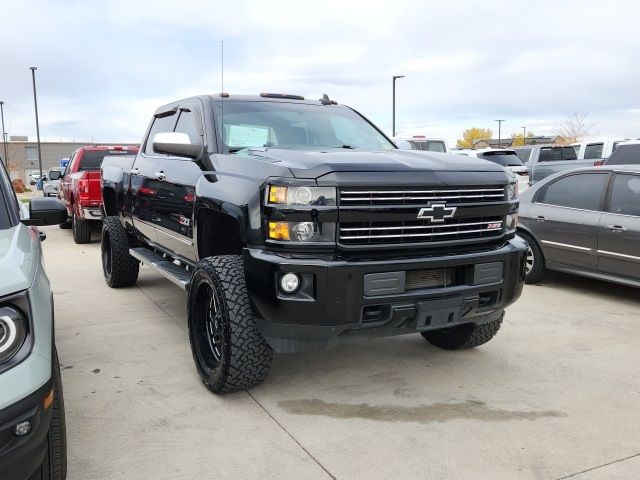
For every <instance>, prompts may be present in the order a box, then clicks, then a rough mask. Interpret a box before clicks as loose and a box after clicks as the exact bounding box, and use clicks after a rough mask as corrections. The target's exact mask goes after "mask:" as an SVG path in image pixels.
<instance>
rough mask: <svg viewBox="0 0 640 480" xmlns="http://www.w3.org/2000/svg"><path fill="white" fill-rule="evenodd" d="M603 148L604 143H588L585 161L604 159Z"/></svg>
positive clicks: (585, 150)
mask: <svg viewBox="0 0 640 480" xmlns="http://www.w3.org/2000/svg"><path fill="white" fill-rule="evenodd" d="M602 147H604V143H588V144H587V146H586V147H585V149H584V159H585V160H589V159H591V160H593V159H599V158H602Z"/></svg>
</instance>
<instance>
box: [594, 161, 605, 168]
mask: <svg viewBox="0 0 640 480" xmlns="http://www.w3.org/2000/svg"><path fill="white" fill-rule="evenodd" d="M602 165H604V161H603V160H596V161H595V162H593V166H594V167H601V166H602Z"/></svg>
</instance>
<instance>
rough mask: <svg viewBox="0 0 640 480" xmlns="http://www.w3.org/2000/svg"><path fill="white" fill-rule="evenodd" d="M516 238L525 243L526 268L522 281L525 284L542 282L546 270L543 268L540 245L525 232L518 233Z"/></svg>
mask: <svg viewBox="0 0 640 480" xmlns="http://www.w3.org/2000/svg"><path fill="white" fill-rule="evenodd" d="M518 236H519V237H520V238H522V239H523V240H524V241H525V242H526V243H527V251H526V256H527V266H526V269H525V276H524V281H525V283H527V284H530V283H538V282H539V281H540V280H542V277H544V275H545V273H547V268H546V267H545V262H544V254H543V253H542V250H541V249H540V245H538V242H537V241H536V239H535V238H533V236H531V235H529V234H528V233H526V232H518Z"/></svg>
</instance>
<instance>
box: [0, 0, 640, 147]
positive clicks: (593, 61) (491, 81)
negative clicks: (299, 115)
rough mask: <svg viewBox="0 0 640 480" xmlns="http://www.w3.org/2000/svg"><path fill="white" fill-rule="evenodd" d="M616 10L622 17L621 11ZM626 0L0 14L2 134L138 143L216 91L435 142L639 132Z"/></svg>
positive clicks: (145, 5)
mask: <svg viewBox="0 0 640 480" xmlns="http://www.w3.org/2000/svg"><path fill="white" fill-rule="evenodd" d="M622 12H623V13H622ZM639 13H640V6H639V5H638V4H637V2H632V1H623V2H619V3H618V4H616V7H615V8H604V7H603V6H602V4H601V3H600V2H597V1H583V2H580V1H577V0H569V1H563V2H554V1H550V0H542V1H539V2H537V3H535V4H526V5H525V4H522V5H521V4H519V3H516V2H512V1H506V0H494V1H489V2H482V3H478V2H474V1H472V0H463V1H451V2H446V3H444V2H443V3H429V4H422V3H417V2H414V1H409V0H406V1H400V0H398V1H396V2H394V3H393V4H390V3H388V2H379V1H367V2H364V1H355V0H353V1H344V0H341V1H337V0H325V1H323V2H319V1H308V2H299V1H289V0H273V1H270V2H259V1H257V0H253V1H252V0H236V1H234V2H231V3H230V2H221V1H206V0H199V1H189V2H179V1H171V0H138V1H136V2H135V3H132V2H130V1H128V0H127V1H125V0H104V1H102V2H77V1H72V0H60V1H57V2H55V4H53V3H52V2H47V1H45V0H23V1H21V2H11V3H10V4H9V5H7V6H5V7H3V19H4V22H3V32H2V34H3V39H4V40H3V42H2V44H1V45H0V62H1V65H0V67H1V71H2V74H1V75H0V98H1V99H3V100H4V101H5V114H6V119H7V123H8V124H10V127H11V130H10V133H11V134H14V135H19V134H27V135H30V136H34V134H35V124H34V115H33V103H32V102H33V100H32V92H31V78H30V72H29V66H31V65H37V66H38V71H37V79H38V93H39V106H40V114H41V133H42V136H43V137H44V138H50V139H60V138H64V139H85V140H89V139H90V138H92V137H93V138H94V139H95V140H96V141H128V142H130V141H139V140H140V138H141V137H142V135H143V133H144V131H145V128H146V126H147V124H148V121H149V118H150V116H151V114H152V112H153V111H154V110H155V109H156V108H157V107H158V106H160V105H161V104H163V103H167V102H169V101H172V100H176V99H178V98H183V97H185V96H189V95H194V94H202V93H213V92H218V91H219V90H220V88H221V76H220V41H221V40H223V39H224V41H225V87H224V88H225V90H227V91H230V92H232V93H259V92H262V91H272V92H288V93H299V94H303V95H306V96H309V97H310V98H319V96H320V95H321V94H323V93H328V94H329V95H330V96H331V97H332V98H335V99H337V100H338V101H340V102H342V103H346V104H348V105H351V106H353V107H354V108H356V109H357V110H359V111H361V112H362V113H364V114H365V115H366V116H368V117H369V118H370V119H371V120H372V121H374V122H375V123H377V124H379V125H380V126H381V127H382V128H383V129H385V130H386V131H387V132H389V130H390V124H391V76H392V75H394V74H402V75H406V78H403V79H401V80H399V81H398V83H397V87H398V89H397V125H398V129H399V130H402V131H405V132H410V133H423V134H427V135H438V136H444V137H445V138H448V139H450V140H453V139H455V138H456V137H458V136H459V135H460V133H461V132H462V130H463V129H465V128H468V127H470V126H480V127H491V128H493V127H495V123H494V119H495V118H505V119H506V122H505V124H504V125H503V128H504V130H505V132H507V134H508V133H511V132H520V131H521V126H522V125H527V128H528V129H529V130H530V131H534V132H536V133H540V134H542V133H550V130H551V129H552V126H553V125H554V124H555V123H557V122H558V121H559V120H560V119H561V118H562V116H563V115H564V112H566V111H569V110H576V111H579V112H588V113H589V114H590V118H591V120H592V121H593V122H595V123H597V126H596V130H597V132H598V133H602V134H604V133H606V134H611V135H617V136H628V137H633V138H636V137H638V136H640V114H639V113H638V112H640V92H638V89H637V85H636V83H637V78H640V65H638V63H637V62H635V61H634V59H635V57H636V56H637V45H638V41H639V40H640V33H638V31H637V28H636V25H635V23H637V22H636V19H637V18H638V14H639Z"/></svg>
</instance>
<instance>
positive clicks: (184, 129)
mask: <svg viewBox="0 0 640 480" xmlns="http://www.w3.org/2000/svg"><path fill="white" fill-rule="evenodd" d="M197 121H198V117H197V115H196V114H195V113H193V112H192V111H191V110H182V111H181V112H180V117H179V118H178V123H177V124H176V132H180V133H186V134H187V135H189V140H190V141H191V143H192V144H193V145H198V144H200V143H201V142H200V132H199V131H198V124H197V123H196V122H197Z"/></svg>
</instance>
